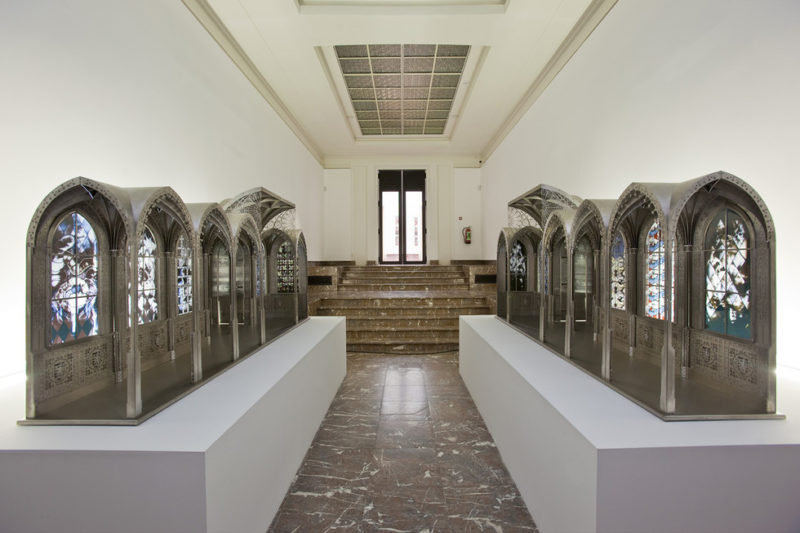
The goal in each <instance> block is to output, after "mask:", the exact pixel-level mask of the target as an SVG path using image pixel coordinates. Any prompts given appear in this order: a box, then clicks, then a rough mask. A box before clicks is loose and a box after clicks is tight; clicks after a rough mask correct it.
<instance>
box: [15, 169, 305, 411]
mask: <svg viewBox="0 0 800 533" xmlns="http://www.w3.org/2000/svg"><path fill="white" fill-rule="evenodd" d="M293 214H294V205H292V204H291V203H289V202H287V201H285V200H283V199H282V198H280V197H278V196H276V195H274V194H272V193H271V192H269V191H267V190H266V189H263V188H258V189H253V190H250V191H246V192H244V193H242V194H240V195H239V196H237V197H235V198H233V199H230V200H226V201H224V202H222V203H221V204H217V203H209V204H184V202H183V201H182V200H181V199H180V197H179V196H178V195H177V194H176V193H175V191H173V190H172V189H171V188H169V187H159V188H120V187H115V186H112V185H108V184H105V183H100V182H96V181H92V180H90V179H86V178H75V179H72V180H70V181H67V182H66V183H63V184H62V185H60V186H59V187H57V188H56V189H55V190H54V191H52V192H51V193H50V194H49V195H48V196H47V198H46V199H45V200H44V201H43V202H42V203H41V205H40V206H39V208H38V209H37V210H36V213H35V215H34V217H33V220H32V221H31V224H30V227H29V230H28V239H27V241H28V242H27V263H28V264H27V268H28V281H27V313H28V314H27V348H28V350H27V372H28V382H27V383H28V384H27V415H26V416H27V419H26V420H24V421H22V423H37V424H38V423H41V424H53V423H56V424H65V423H68V424H137V423H139V422H141V421H143V420H145V419H146V418H148V417H149V416H152V415H153V414H155V413H157V412H158V411H159V410H161V409H163V408H164V407H166V406H167V405H169V404H170V403H172V402H174V401H175V400H177V399H178V398H180V397H181V396H183V395H185V394H187V393H188V392H190V391H191V390H192V389H193V388H194V387H196V386H198V384H200V383H201V382H203V381H204V380H207V379H208V378H209V377H211V376H213V375H214V374H216V373H218V372H220V371H221V370H223V369H225V368H227V367H228V366H230V365H231V364H233V363H234V362H236V361H238V360H240V359H241V358H242V357H244V356H246V355H249V354H251V353H253V352H254V351H255V350H257V349H258V348H259V347H261V346H263V345H264V344H266V343H268V342H270V341H271V340H272V339H274V338H275V337H277V336H278V335H280V334H281V333H283V332H285V331H287V330H288V329H290V328H292V327H293V326H294V325H296V324H297V323H298V322H299V321H300V320H302V319H304V318H306V317H307V315H308V312H307V309H306V302H307V298H306V294H305V292H306V247H305V239H304V237H303V234H302V232H301V231H299V230H297V229H295V228H294V227H293V225H294V224H293ZM276 243H277V244H278V245H276Z"/></svg>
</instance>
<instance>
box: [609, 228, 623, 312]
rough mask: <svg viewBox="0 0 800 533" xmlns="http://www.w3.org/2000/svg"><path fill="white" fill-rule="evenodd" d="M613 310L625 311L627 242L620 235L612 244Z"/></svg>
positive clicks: (617, 235)
mask: <svg viewBox="0 0 800 533" xmlns="http://www.w3.org/2000/svg"><path fill="white" fill-rule="evenodd" d="M611 308H612V309H620V310H622V311H624V310H625V240H624V239H623V238H622V235H620V234H619V233H617V234H616V236H615V237H614V241H613V243H612V244H611Z"/></svg>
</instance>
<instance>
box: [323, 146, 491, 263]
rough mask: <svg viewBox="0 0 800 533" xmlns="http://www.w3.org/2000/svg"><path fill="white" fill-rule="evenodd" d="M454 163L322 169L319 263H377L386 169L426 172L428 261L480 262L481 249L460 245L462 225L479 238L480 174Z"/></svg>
mask: <svg viewBox="0 0 800 533" xmlns="http://www.w3.org/2000/svg"><path fill="white" fill-rule="evenodd" d="M455 164H456V163H455V160H454V159H450V158H436V159H428V158H416V157H393V158H388V157H387V158H380V157H372V158H353V159H352V160H351V161H350V168H347V169H326V170H325V178H324V181H325V202H324V203H325V211H324V226H325V227H324V241H325V248H324V251H323V259H324V260H326V261H341V260H351V259H352V260H354V261H356V262H357V263H358V264H365V263H366V262H367V261H377V260H378V171H379V170H389V169H424V170H425V172H426V180H425V200H426V202H427V206H426V211H425V217H426V226H427V256H428V260H429V261H430V260H437V261H439V262H440V263H441V264H448V263H449V262H450V261H451V260H452V259H476V258H480V255H481V247H480V244H478V243H476V241H475V240H473V244H471V245H464V244H463V243H462V240H461V227H463V225H467V224H472V225H473V235H475V234H476V232H477V233H478V234H479V233H480V225H481V209H482V204H481V201H480V194H481V193H480V169H476V168H455V166H454V165H455ZM456 189H459V190H456ZM348 195H349V197H348ZM345 207H347V208H349V209H350V213H349V214H345V213H342V212H341V210H342V209H344V208H345ZM457 211H458V212H457ZM459 214H461V215H462V216H463V220H462V221H459V220H458V216H459ZM348 228H349V234H350V241H349V242H347V236H346V234H347V233H348ZM330 239H337V240H338V242H336V243H332V242H329V240H330ZM473 239H474V237H473Z"/></svg>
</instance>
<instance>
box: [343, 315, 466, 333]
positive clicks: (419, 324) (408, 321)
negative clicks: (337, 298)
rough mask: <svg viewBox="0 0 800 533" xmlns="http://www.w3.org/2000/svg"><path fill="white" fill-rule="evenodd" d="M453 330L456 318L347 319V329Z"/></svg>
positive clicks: (374, 317) (416, 316)
mask: <svg viewBox="0 0 800 533" xmlns="http://www.w3.org/2000/svg"><path fill="white" fill-rule="evenodd" d="M425 327H431V328H454V329H458V318H457V317H442V318H438V317H437V318H434V317H430V316H420V315H411V316H404V317H398V316H386V317H376V316H369V317H358V318H356V317H347V329H348V330H350V329H351V328H352V329H354V330H358V329H365V330H366V329H370V328H372V329H377V328H425Z"/></svg>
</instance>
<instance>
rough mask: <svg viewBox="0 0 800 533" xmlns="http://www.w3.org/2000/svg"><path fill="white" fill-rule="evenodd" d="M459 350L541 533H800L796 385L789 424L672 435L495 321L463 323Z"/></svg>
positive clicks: (681, 427) (785, 399) (705, 427)
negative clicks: (678, 532) (681, 532)
mask: <svg viewBox="0 0 800 533" xmlns="http://www.w3.org/2000/svg"><path fill="white" fill-rule="evenodd" d="M460 346H461V351H460V365H461V375H462V377H463V378H464V381H465V383H466V385H467V388H468V389H469V391H470V394H471V395H472V397H473V399H474V400H475V404H476V405H477V407H478V409H479V411H480V413H481V415H482V416H483V418H484V420H485V422H486V425H487V427H488V428H489V431H490V432H491V433H492V436H493V437H494V439H495V442H496V443H497V446H498V448H499V450H500V453H501V454H502V457H503V461H504V462H505V464H506V466H507V467H508V469H509V471H510V472H511V475H512V477H513V478H514V481H515V482H516V484H517V486H518V487H519V490H520V493H521V494H522V496H523V499H524V500H525V502H526V504H527V506H528V508H529V509H530V511H531V514H532V515H533V517H534V520H536V523H537V525H538V526H539V528H540V529H541V530H542V531H545V532H548V531H616V532H626V531H631V532H633V531H637V532H640V531H654V530H659V531H692V532H712V531H713V532H717V531H742V532H744V531H797V530H798V527H800V508H798V506H797V494H798V493H800V477H798V476H797V475H796V468H794V467H793V465H797V464H800V380H792V379H791V378H784V377H781V378H780V379H779V383H778V391H779V396H778V406H779V408H780V409H781V410H782V411H784V412H785V413H787V418H786V419H773V420H735V421H733V420H729V421H693V422H670V423H665V422H663V421H661V420H660V419H658V418H656V417H654V416H652V415H651V414H650V413H649V412H647V411H645V410H644V409H642V408H641V407H639V406H638V405H637V404H635V403H633V402H631V401H630V400H628V399H626V398H625V397H623V396H621V395H619V394H617V393H616V392H615V391H613V390H611V389H610V388H608V387H607V386H605V385H604V384H602V383H600V382H599V381H597V380H596V379H594V378H593V377H591V376H589V375H588V374H587V373H585V372H584V371H582V370H581V369H579V368H577V367H575V366H573V365H571V364H570V363H568V362H567V361H565V360H563V359H561V358H560V357H558V356H555V355H554V354H553V353H551V352H550V351H549V350H548V349H546V348H544V347H542V346H541V345H539V344H538V343H536V342H533V341H532V340H531V339H529V338H527V337H526V336H525V335H523V334H521V333H520V332H518V331H516V330H515V329H514V328H512V327H510V326H509V325H508V324H506V323H505V322H502V321H500V320H498V319H496V318H495V317H493V316H462V317H461V320H460ZM793 415H794V416H793Z"/></svg>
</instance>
